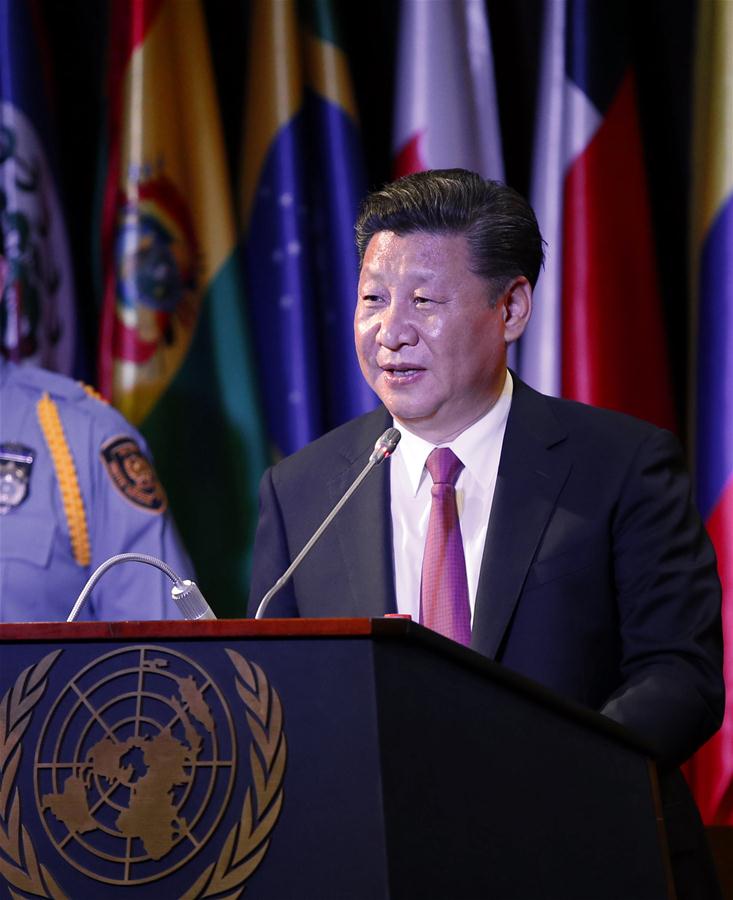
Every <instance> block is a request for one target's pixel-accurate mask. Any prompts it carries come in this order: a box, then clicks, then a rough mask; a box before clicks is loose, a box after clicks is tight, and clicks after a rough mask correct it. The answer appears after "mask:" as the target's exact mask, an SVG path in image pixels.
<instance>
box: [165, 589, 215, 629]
mask: <svg viewBox="0 0 733 900" xmlns="http://www.w3.org/2000/svg"><path fill="white" fill-rule="evenodd" d="M171 597H172V598H173V600H174V601H175V604H176V606H177V607H178V609H179V610H180V611H181V613H182V614H183V618H184V619H189V620H191V619H215V618H216V616H215V615H214V611H213V610H212V609H211V607H210V606H209V604H208V603H207V602H206V600H204V595H203V594H202V593H201V591H200V590H199V588H198V586H197V585H196V583H195V582H193V581H189V580H188V579H186V580H185V581H181V582H180V584H176V585H174V586H173V587H172V588H171Z"/></svg>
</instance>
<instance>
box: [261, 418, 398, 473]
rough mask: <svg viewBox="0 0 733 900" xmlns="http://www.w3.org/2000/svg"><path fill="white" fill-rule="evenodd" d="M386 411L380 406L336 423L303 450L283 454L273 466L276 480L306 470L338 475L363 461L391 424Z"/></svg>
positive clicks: (305, 471)
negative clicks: (343, 421) (335, 426)
mask: <svg viewBox="0 0 733 900" xmlns="http://www.w3.org/2000/svg"><path fill="white" fill-rule="evenodd" d="M391 422H392V420H391V418H390V416H389V413H388V412H387V410H386V409H385V408H384V407H383V406H380V407H378V408H377V409H375V410H373V411H372V412H369V413H365V414H364V415H363V416H359V417H358V418H356V419H351V420H350V421H349V422H346V423H344V424H343V425H339V426H338V427H337V428H334V429H333V430H332V431H329V432H327V433H326V434H324V435H322V436H321V437H319V438H317V439H316V440H315V441H312V442H311V443H310V444H307V445H306V446H305V447H303V448H302V450H298V451H297V453H293V454H292V455H291V456H286V457H285V459H283V460H281V461H280V462H279V463H277V464H276V465H275V466H274V467H273V469H272V474H273V479H274V480H275V481H280V480H287V479H289V478H291V477H294V476H297V477H303V476H304V475H307V474H308V473H311V472H312V473H318V474H319V475H320V476H321V477H323V476H324V475H325V476H326V477H329V476H334V477H335V476H337V475H339V474H340V473H341V472H343V471H344V470H346V469H348V468H350V467H351V466H352V465H354V463H356V462H358V461H359V460H361V459H362V458H364V464H366V461H367V459H368V457H369V454H370V453H371V452H372V450H373V449H374V444H375V442H376V440H377V438H378V437H379V436H380V435H381V434H382V432H383V431H384V430H385V428H388V427H389V426H390V425H391Z"/></svg>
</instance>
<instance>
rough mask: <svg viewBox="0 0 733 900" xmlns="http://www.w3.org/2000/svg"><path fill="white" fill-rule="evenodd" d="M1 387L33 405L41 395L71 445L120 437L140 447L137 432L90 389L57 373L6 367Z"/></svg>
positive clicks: (45, 370) (27, 367)
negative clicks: (16, 393)
mask: <svg viewBox="0 0 733 900" xmlns="http://www.w3.org/2000/svg"><path fill="white" fill-rule="evenodd" d="M6 366H7V369H6V371H5V378H4V381H3V384H4V387H5V389H7V390H11V391H17V392H19V394H18V399H19V401H20V402H22V403H25V404H29V405H30V404H33V405H34V406H37V405H38V404H39V401H41V398H43V397H44V396H45V395H47V396H48V399H49V400H50V401H51V404H52V406H53V407H55V408H56V410H57V411H58V415H59V417H60V419H61V423H62V425H63V427H64V431H65V433H66V437H67V439H68V440H69V441H71V442H72V443H76V442H77V441H78V440H83V441H84V442H86V440H87V436H88V435H92V436H93V440H95V441H102V440H106V439H107V438H108V437H111V436H113V435H120V436H122V435H124V436H127V437H129V438H131V439H132V440H134V441H136V442H138V443H140V444H143V443H144V441H143V440H142V437H141V435H140V433H139V432H138V430H137V429H136V428H135V427H134V426H133V425H131V424H130V423H129V422H128V421H127V419H125V417H124V416H123V415H122V413H120V412H119V411H118V410H117V409H115V408H114V407H113V406H111V405H110V404H109V403H108V402H107V401H106V400H104V399H103V398H102V396H101V395H100V394H99V393H98V392H97V391H95V390H94V389H93V388H91V387H89V386H88V385H85V384H84V383H83V382H81V381H75V380H74V379H73V378H69V377H68V376H66V375H61V374H60V373H58V372H51V371H49V370H48V369H41V368H39V367H37V366H18V365H12V366H9V365H8V364H6Z"/></svg>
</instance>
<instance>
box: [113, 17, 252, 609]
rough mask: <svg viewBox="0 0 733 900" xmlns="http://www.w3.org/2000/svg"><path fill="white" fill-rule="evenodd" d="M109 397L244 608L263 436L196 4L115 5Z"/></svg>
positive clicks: (216, 581)
mask: <svg viewBox="0 0 733 900" xmlns="http://www.w3.org/2000/svg"><path fill="white" fill-rule="evenodd" d="M109 46H110V60H109V83H108V90H109V127H108V133H107V141H108V149H107V156H108V168H107V177H106V182H105V192H104V206H103V213H102V252H103V270H104V309H103V317H102V328H101V338H100V346H99V375H100V386H101V388H102V390H103V392H104V393H105V394H106V395H107V396H108V397H110V399H111V400H112V401H113V402H114V404H115V405H116V406H117V407H118V408H119V409H120V410H121V411H122V412H123V413H124V414H125V415H126V416H127V417H128V418H129V419H130V420H131V421H132V422H134V423H136V424H139V425H141V427H142V430H143V431H144V433H145V434H146V436H147V437H148V439H149V441H150V444H151V446H152V448H153V451H154V453H155V455H156V460H157V463H158V468H159V470H160V474H161V477H162V479H163V481H164V483H165V485H166V489H167V491H168V494H169V497H170V501H171V506H172V507H173V510H174V512H175V515H176V519H177V521H178V523H179V526H180V529H181V532H182V535H183V538H184V540H185V543H186V545H187V547H188V549H189V552H190V554H191V556H192V558H193V560H194V563H195V565H196V568H197V571H198V573H199V579H200V582H201V585H202V587H203V588H204V589H205V591H207V592H208V593H209V594H210V595H211V596H212V597H213V598H214V602H215V604H216V606H217V608H218V611H219V612H227V613H229V614H232V615H237V614H244V609H245V597H246V593H247V582H248V571H249V558H248V557H249V550H250V546H251V540H252V533H253V528H254V524H255V520H256V506H257V504H256V484H257V481H258V479H259V475H260V474H261V471H262V469H263V468H264V463H265V451H264V441H263V439H262V436H261V433H260V421H259V415H258V408H257V402H256V390H255V385H254V375H253V370H252V368H251V366H250V347H249V341H248V336H247V333H246V330H245V326H244V317H243V294H242V286H241V277H240V272H239V268H238V267H239V262H238V255H237V253H236V249H235V245H236V231H235V225H234V216H233V209H232V202H231V197H230V192H229V183H228V178H227V169H226V160H225V154H224V145H223V138H222V131H221V125H220V121H219V115H218V107H217V98H216V93H215V88H214V82H213V75H212V68H211V60H210V54H209V48H208V44H207V40H206V31H205V23H204V18H203V13H202V10H201V7H200V4H199V3H198V2H197V0H190V2H185V3H182V2H178V0H114V2H113V3H112V5H111V9H110V44H109Z"/></svg>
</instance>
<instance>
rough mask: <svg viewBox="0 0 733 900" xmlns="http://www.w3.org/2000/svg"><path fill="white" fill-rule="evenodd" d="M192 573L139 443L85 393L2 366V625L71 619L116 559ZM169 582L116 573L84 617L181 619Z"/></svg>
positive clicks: (149, 573) (136, 570) (141, 568)
mask: <svg viewBox="0 0 733 900" xmlns="http://www.w3.org/2000/svg"><path fill="white" fill-rule="evenodd" d="M124 552H139V553H147V554H150V555H151V556H156V557H158V558H159V559H162V560H163V561H164V562H166V563H168V565H169V566H170V567H171V568H172V569H173V571H174V572H176V574H178V575H180V576H181V577H182V578H191V579H193V577H194V573H193V567H192V566H191V562H190V560H189V558H188V556H187V554H186V552H185V550H184V548H183V546H182V544H181V541H180V538H179V536H178V533H177V531H176V528H175V525H174V522H173V519H172V517H171V515H170V513H169V511H168V503H167V499H166V496H165V493H164V491H163V488H162V486H161V484H160V482H159V481H158V478H157V476H156V474H155V470H154V468H153V466H152V464H151V461H150V454H149V452H148V449H147V446H146V444H145V442H144V440H143V438H142V437H141V435H140V434H139V433H138V432H137V431H136V430H135V429H134V428H133V427H132V426H131V425H130V424H129V423H128V422H127V421H126V420H125V419H124V418H123V417H122V416H121V415H120V413H119V412H117V410H115V409H113V408H112V407H111V406H109V405H108V404H107V403H105V402H104V401H103V400H101V399H100V398H98V397H97V396H96V395H94V392H93V391H92V390H91V389H90V388H85V387H84V386H82V385H81V384H79V383H77V382H75V381H72V380H71V379H69V378H66V377H64V376H63V375H57V374H55V373H53V372H47V371H45V370H43V369H39V368H35V367H31V366H16V365H15V364H13V363H10V362H8V361H6V360H3V359H2V358H0V621H4V622H30V621H35V622H39V621H59V620H65V619H66V617H67V615H68V614H69V611H70V610H71V607H72V606H73V604H74V601H75V600H76V598H77V596H78V594H79V592H80V591H81V589H82V588H83V586H84V584H85V582H86V580H87V579H88V577H89V575H91V573H92V572H93V571H94V570H95V569H96V567H97V566H98V565H100V563H102V562H104V560H106V559H108V558H109V557H110V556H113V555H115V554H116V553H124ZM170 588H171V583H170V581H169V579H168V578H167V577H166V576H165V575H164V574H163V573H162V572H160V571H158V570H157V569H155V568H153V567H151V566H149V565H145V564H143V563H137V562H127V563H122V564H120V565H118V566H115V567H114V568H113V569H111V570H110V571H109V572H107V573H106V574H105V575H104V576H103V577H102V579H101V580H100V581H99V583H98V585H97V587H96V588H95V589H94V591H93V593H92V596H91V598H90V600H89V602H88V603H87V605H86V606H85V608H84V610H83V611H82V613H81V615H80V618H81V619H97V620H101V621H119V620H134V619H168V618H171V619H173V618H180V617H181V616H180V613H179V612H178V609H177V607H176V606H175V603H174V602H173V601H172V600H171V595H170Z"/></svg>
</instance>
